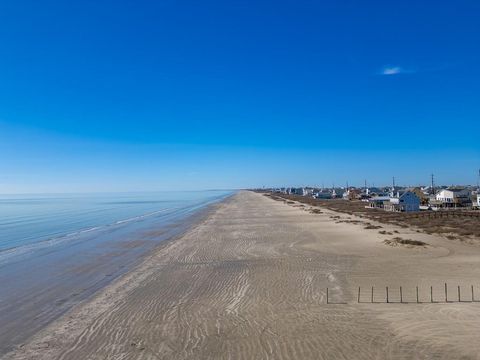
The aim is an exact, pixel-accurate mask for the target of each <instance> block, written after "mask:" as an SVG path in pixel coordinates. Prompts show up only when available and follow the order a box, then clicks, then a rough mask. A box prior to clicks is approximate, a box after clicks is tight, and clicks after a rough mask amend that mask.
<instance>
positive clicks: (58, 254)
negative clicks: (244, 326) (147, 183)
mask: <svg viewBox="0 0 480 360" xmlns="http://www.w3.org/2000/svg"><path fill="white" fill-rule="evenodd" d="M231 194H232V192H230V191H198V192H197V191H191V192H155V193H129V194H125V193H124V194H91V195H84V194H78V195H75V194H74V195H35V196H32V195H28V196H26V195H8V196H2V195H0V324H1V326H0V356H1V355H2V354H4V353H6V352H8V351H10V350H11V349H12V348H13V347H14V346H16V345H18V344H20V343H22V342H23V341H25V340H26V339H27V338H28V337H29V336H31V335H32V334H34V333H35V332H36V331H38V330H40V329H41V328H42V327H43V326H45V325H47V324H48V323H50V322H51V321H53V320H54V319H56V318H57V317H58V316H60V315H62V314H63V313H65V312H66V311H67V310H69V309H70V308H71V307H72V306H74V305H75V304H77V303H79V302H80V301H82V300H84V299H86V298H88V297H89V296H91V295H93V294H94V293H95V292H96V291H98V290H99V289H101V288H102V287H104V286H106V285H108V284H109V283H110V282H111V281H112V280H114V279H116V278H118V277H119V276H121V275H122V274H124V273H125V272H127V271H128V270H129V269H131V268H132V267H133V266H134V265H136V264H138V263H139V262H140V261H141V260H142V259H143V257H144V256H145V255H146V254H148V253H149V251H151V250H152V249H153V248H154V247H155V246H157V245H158V244H159V243H161V242H162V241H164V240H166V239H169V238H171V237H174V236H176V235H179V234H181V232H182V231H185V230H187V229H188V227H189V226H190V224H191V223H192V222H193V221H195V220H196V219H198V218H200V217H201V214H202V209H207V208H208V205H210V204H213V203H215V202H218V201H220V200H222V199H224V198H225V197H227V196H229V195H231Z"/></svg>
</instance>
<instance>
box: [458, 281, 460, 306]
mask: <svg viewBox="0 0 480 360" xmlns="http://www.w3.org/2000/svg"><path fill="white" fill-rule="evenodd" d="M458 302H461V300H460V285H458Z"/></svg>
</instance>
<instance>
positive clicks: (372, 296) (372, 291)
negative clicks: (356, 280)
mask: <svg viewBox="0 0 480 360" xmlns="http://www.w3.org/2000/svg"><path fill="white" fill-rule="evenodd" d="M372 303H373V286H372Z"/></svg>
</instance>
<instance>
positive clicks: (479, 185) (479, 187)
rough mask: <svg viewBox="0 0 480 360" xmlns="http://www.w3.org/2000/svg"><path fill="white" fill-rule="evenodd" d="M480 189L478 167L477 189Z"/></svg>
mask: <svg viewBox="0 0 480 360" xmlns="http://www.w3.org/2000/svg"><path fill="white" fill-rule="evenodd" d="M478 190H480V169H478V179H477V191H478Z"/></svg>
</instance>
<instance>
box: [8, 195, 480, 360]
mask: <svg viewBox="0 0 480 360" xmlns="http://www.w3.org/2000/svg"><path fill="white" fill-rule="evenodd" d="M332 216H340V219H344V220H348V219H349V218H350V219H353V217H351V216H348V215H342V214H335V213H333V212H331V211H329V210H326V211H323V212H322V213H321V214H312V213H310V212H308V211H305V208H302V207H294V206H292V205H288V204H284V203H281V202H276V201H274V200H272V199H269V198H267V197H265V196H262V195H260V194H256V193H252V192H240V193H238V194H237V195H235V196H234V197H233V198H231V199H229V200H227V201H225V202H223V203H221V204H219V205H218V206H217V208H216V210H215V211H214V212H213V213H212V214H211V215H210V216H209V217H208V219H207V220H206V221H205V222H204V223H202V224H201V225H199V226H197V227H195V228H194V229H192V230H191V231H189V232H188V233H187V234H186V235H184V236H183V237H182V238H180V239H177V240H175V241H172V242H170V243H168V244H166V245H165V246H163V247H162V248H160V249H158V250H157V251H156V252H155V253H154V254H152V256H151V257H150V258H149V259H147V260H146V261H145V262H144V264H142V265H141V266H140V267H138V268H137V269H136V270H134V271H133V272H131V273H130V274H128V275H127V276H125V277H124V278H123V279H121V280H120V281H118V282H117V283H115V284H114V285H112V286H110V287H108V288H107V289H105V290H104V291H103V292H102V293H100V294H98V295H97V296H96V297H95V298H94V299H92V300H91V301H89V302H87V303H85V304H82V305H81V306H79V307H77V308H76V309H74V310H73V311H71V312H70V313H68V314H67V315H66V316H64V317H63V318H62V319H60V320H58V321H56V322H55V323H53V324H52V325H51V326H49V327H48V328H46V329H44V330H43V331H42V332H40V333H39V334H37V335H36V336H35V337H34V338H33V339H31V341H30V342H29V343H28V344H26V345H25V346H23V347H21V348H19V349H17V350H16V351H15V352H14V353H11V354H9V355H7V356H6V357H5V358H6V359H480V341H478V340H479V335H478V334H480V303H467V302H462V303H447V304H445V303H437V304H431V303H428V301H429V296H430V286H434V292H435V293H434V296H435V298H436V299H439V300H440V299H441V298H442V296H443V291H444V290H443V286H444V285H443V284H444V282H448V284H449V286H450V288H451V289H452V290H451V291H452V293H451V294H450V295H451V298H452V299H454V298H455V296H456V286H457V285H461V286H462V291H463V296H464V299H467V300H468V296H469V294H470V292H469V291H470V290H469V289H470V286H471V285H475V287H476V288H475V289H477V292H478V298H479V299H480V287H479V285H480V283H479V279H480V266H478V264H479V260H480V247H478V246H476V245H470V244H462V243H461V242H460V241H450V240H447V239H444V238H441V237H435V236H430V235H426V234H420V233H417V232H415V231H414V230H412V229H401V228H398V227H397V228H396V227H394V226H389V225H383V224H382V226H383V228H382V229H381V230H385V231H391V232H393V231H398V234H397V233H395V234H396V236H401V237H405V238H409V239H415V240H421V241H424V242H426V243H427V244H428V245H427V246H425V247H407V246H396V247H392V246H387V245H385V244H384V243H383V240H385V239H391V238H392V236H391V235H384V234H380V233H379V232H378V230H369V229H365V228H364V226H362V225H361V224H359V223H349V222H341V223H339V222H338V218H336V219H333V218H332ZM359 286H361V287H362V289H364V294H363V297H362V300H364V301H365V302H364V303H360V304H358V303H357V291H358V287H359ZM372 286H374V287H375V289H374V291H375V298H376V299H378V300H379V301H383V299H384V295H385V294H384V291H385V287H386V286H389V287H390V288H391V300H392V301H397V300H399V299H398V296H399V294H398V289H399V287H400V286H402V288H403V289H404V300H405V301H408V302H410V303H409V304H385V303H378V304H370V303H368V301H369V299H370V293H369V291H370V290H369V289H371V287H372ZM416 286H419V289H420V294H419V296H420V301H425V302H426V303H424V304H416V303H415V302H416V293H415V289H416ZM327 287H328V288H329V298H330V301H331V302H346V304H326V288H327Z"/></svg>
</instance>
